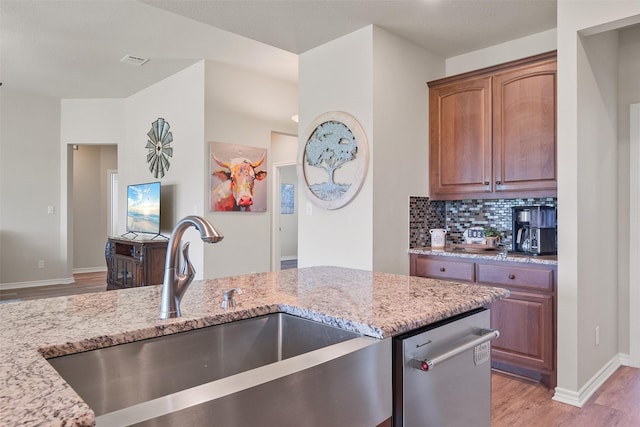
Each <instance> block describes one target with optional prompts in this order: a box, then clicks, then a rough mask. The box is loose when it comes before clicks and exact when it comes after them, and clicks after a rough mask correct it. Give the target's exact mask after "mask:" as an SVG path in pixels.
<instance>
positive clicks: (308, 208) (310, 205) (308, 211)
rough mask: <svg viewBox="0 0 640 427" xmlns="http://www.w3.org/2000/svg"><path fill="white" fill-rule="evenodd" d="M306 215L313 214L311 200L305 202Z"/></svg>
mask: <svg viewBox="0 0 640 427" xmlns="http://www.w3.org/2000/svg"><path fill="white" fill-rule="evenodd" d="M307 215H313V205H312V204H311V202H307Z"/></svg>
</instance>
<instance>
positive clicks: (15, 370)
mask: <svg viewBox="0 0 640 427" xmlns="http://www.w3.org/2000/svg"><path fill="white" fill-rule="evenodd" d="M231 288H240V289H241V290H242V294H241V295H239V296H238V297H237V306H236V307H235V308H234V309H231V310H224V309H222V308H221V307H220V303H221V302H222V294H223V292H224V291H227V290H229V289H231ZM160 294H161V287H160V286H149V287H142V288H132V289H125V290H118V291H110V292H101V293H93V294H83V295H75V296H69V297H58V298H50V299H42V300H33V301H24V302H18V303H8V304H2V305H0V320H1V321H2V326H3V328H2V330H1V331H0V390H1V391H0V414H1V416H0V425H3V426H5V425H6V426H13V425H24V426H29V425H31V426H42V425H58V426H63V425H64V426H72V425H93V423H94V421H95V415H94V413H93V411H92V410H91V409H90V408H89V407H88V406H87V405H86V403H85V402H84V401H83V400H82V399H81V398H80V397H79V396H78V395H77V394H76V393H75V392H74V390H73V389H72V388H71V387H70V386H69V385H68V384H67V383H66V382H65V381H64V380H63V379H62V378H61V377H60V376H59V375H58V373H57V372H56V370H55V369H54V368H53V367H52V366H51V365H50V364H49V363H48V362H47V361H46V360H45V358H52V357H56V356H62V355H66V354H72V353H78V352H82V351H87V350H94V349H98V348H104V347H109V346H113V345H117V344H122V343H127V342H132V341H137V340H142V339H146V338H152V337H158V336H163V335H168V334H172V333H176V332H182V331H187V330H192V329H196V328H202V327H207V326H212V325H216V324H222V323H227V322H233V321H236V320H241V319H247V318H252V317H257V316H261V315H265V314H270V313H278V312H282V313H288V314H292V315H295V316H299V317H303V318H306V319H310V320H314V321H317V322H321V323H325V324H330V325H332V326H336V327H339V328H342V329H345V330H349V331H354V332H358V333H360V334H363V335H366V336H369V337H373V338H377V339H384V338H388V337H393V336H396V335H399V334H402V333H405V332H408V331H411V330H415V329H417V328H420V327H422V326H425V325H429V324H432V323H435V322H438V321H440V320H443V319H447V318H449V317H452V316H455V315H457V314H460V313H465V312H468V311H470V310H473V309H475V308H478V307H483V306H486V305H488V304H490V303H492V302H493V301H496V300H498V299H502V298H506V297H507V296H508V295H509V291H507V290H505V289H502V288H494V287H488V286H477V285H472V284H461V283H455V282H449V281H443V280H435V279H427V278H420V277H408V276H401V275H392V274H385V273H372V272H367V271H361V270H352V269H345V268H337V267H311V268H303V269H296V270H285V271H282V272H274V273H262V274H252V275H246V276H237V277H229V278H221V279H213V280H205V281H196V282H194V283H192V284H191V287H190V288H189V290H188V291H187V292H186V294H185V296H184V298H183V300H182V304H181V306H182V317H180V318H177V319H170V320H160V319H159V318H158V316H159V308H160Z"/></svg>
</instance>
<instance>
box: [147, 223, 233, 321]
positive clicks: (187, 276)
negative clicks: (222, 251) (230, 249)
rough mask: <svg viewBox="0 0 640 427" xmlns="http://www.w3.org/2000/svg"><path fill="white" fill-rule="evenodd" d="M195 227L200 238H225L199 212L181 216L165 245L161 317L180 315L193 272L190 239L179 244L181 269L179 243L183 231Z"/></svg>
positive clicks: (218, 239) (205, 240)
mask: <svg viewBox="0 0 640 427" xmlns="http://www.w3.org/2000/svg"><path fill="white" fill-rule="evenodd" d="M191 226H193V227H195V228H196V229H197V230H198V231H199V232H200V238H201V239H202V240H203V241H204V242H207V243H217V242H219V241H220V240H222V239H223V238H224V236H223V235H222V233H220V232H219V231H218V230H216V228H215V227H214V226H213V225H211V223H210V222H209V221H207V220H206V219H204V218H202V217H199V216H195V215H192V216H187V217H185V218H183V219H182V220H180V222H178V223H177V224H176V226H175V227H174V228H173V231H172V232H171V237H170V238H169V247H168V248H167V258H166V260H165V267H164V281H163V282H162V301H161V306H160V318H161V319H170V318H174V317H180V301H181V300H182V297H183V296H184V293H185V292H186V291H187V288H188V287H189V285H190V284H191V282H192V281H193V278H194V276H195V274H196V272H195V270H194V268H193V264H191V260H190V259H189V242H186V243H185V244H184V245H183V246H182V257H183V258H184V264H183V266H182V271H181V272H180V273H178V271H180V267H179V263H180V256H179V255H178V247H179V245H180V241H181V239H182V235H183V234H184V232H185V231H186V230H187V228H189V227H191Z"/></svg>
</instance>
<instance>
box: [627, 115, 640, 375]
mask: <svg viewBox="0 0 640 427" xmlns="http://www.w3.org/2000/svg"><path fill="white" fill-rule="evenodd" d="M630 114H631V117H630V123H631V129H630V133H629V143H630V147H629V149H630V156H629V157H630V159H631V163H630V165H629V166H630V168H629V176H630V182H629V233H630V235H629V363H630V365H631V366H634V367H637V368H640V247H639V246H638V243H639V242H640V224H639V222H640V221H638V218H640V103H638V104H631V113H630Z"/></svg>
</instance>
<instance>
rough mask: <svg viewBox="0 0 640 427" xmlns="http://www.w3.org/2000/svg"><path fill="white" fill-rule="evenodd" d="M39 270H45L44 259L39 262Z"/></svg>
mask: <svg viewBox="0 0 640 427" xmlns="http://www.w3.org/2000/svg"><path fill="white" fill-rule="evenodd" d="M38 268H44V260H43V259H40V260H38Z"/></svg>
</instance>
